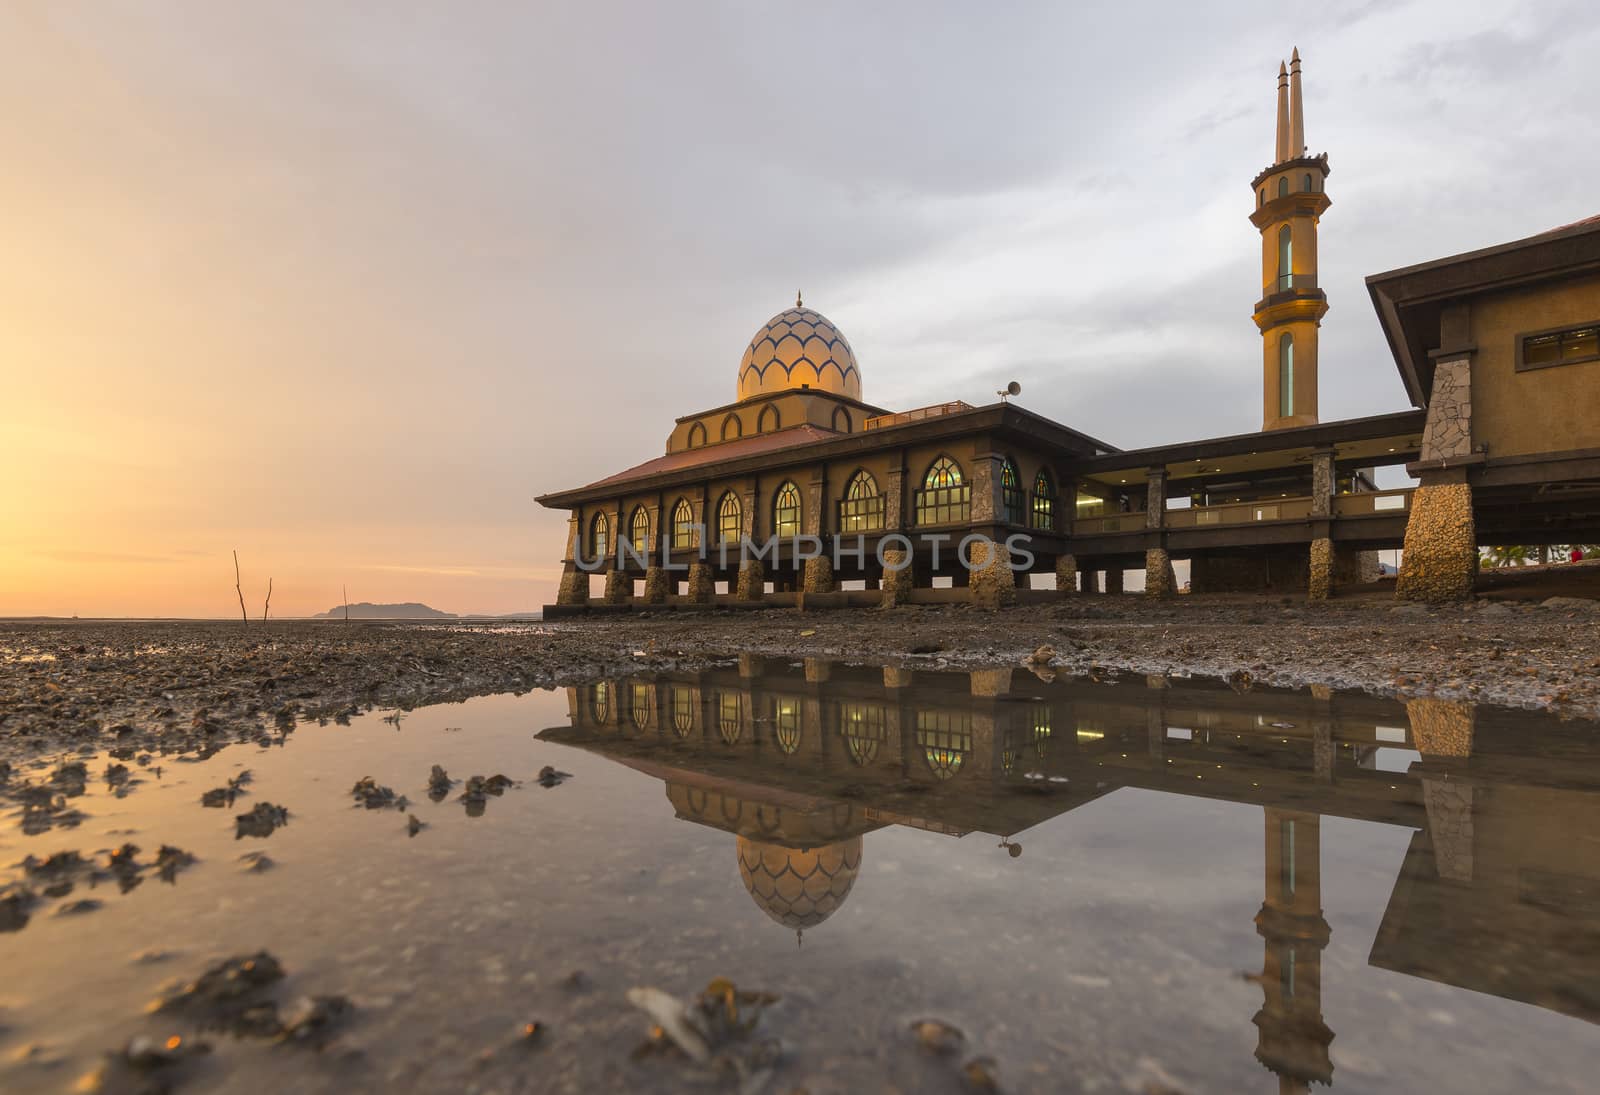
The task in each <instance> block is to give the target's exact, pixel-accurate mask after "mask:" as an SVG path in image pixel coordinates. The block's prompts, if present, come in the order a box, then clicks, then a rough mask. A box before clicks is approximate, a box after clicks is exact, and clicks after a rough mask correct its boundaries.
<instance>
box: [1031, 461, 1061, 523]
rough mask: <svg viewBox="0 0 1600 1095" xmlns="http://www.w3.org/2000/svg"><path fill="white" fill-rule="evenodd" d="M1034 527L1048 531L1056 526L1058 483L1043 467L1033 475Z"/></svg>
mask: <svg viewBox="0 0 1600 1095" xmlns="http://www.w3.org/2000/svg"><path fill="white" fill-rule="evenodd" d="M1033 527H1034V528H1037V529H1044V530H1046V531H1049V530H1050V529H1053V528H1055V527H1056V485H1055V483H1054V482H1052V481H1051V479H1050V473H1049V472H1047V471H1045V470H1044V469H1043V468H1040V469H1039V474H1038V475H1036V476H1034V477H1033Z"/></svg>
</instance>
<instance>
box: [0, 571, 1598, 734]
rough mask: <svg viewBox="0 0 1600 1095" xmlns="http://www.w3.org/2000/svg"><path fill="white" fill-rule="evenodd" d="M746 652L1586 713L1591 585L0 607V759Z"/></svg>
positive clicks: (1590, 699)
mask: <svg viewBox="0 0 1600 1095" xmlns="http://www.w3.org/2000/svg"><path fill="white" fill-rule="evenodd" d="M1041 648H1048V650H1041ZM741 655H746V656H752V655H753V656H759V657H766V658H779V659H802V658H813V657H814V658H828V659H834V660H842V661H846V662H857V663H866V664H884V665H909V666H917V667H921V668H927V669H970V668H974V667H981V666H985V665H994V666H1003V665H1018V664H1022V663H1024V662H1028V663H1029V664H1031V665H1033V666H1035V667H1036V668H1038V669H1040V670H1041V671H1043V672H1047V673H1048V672H1055V673H1063V674H1084V673H1105V672H1119V671H1130V672H1136V673H1143V674H1199V675H1213V676H1218V677H1223V678H1231V679H1232V680H1234V681H1235V682H1237V683H1240V684H1241V685H1242V686H1246V687H1248V686H1251V685H1253V684H1267V685H1278V686H1288V687H1303V686H1308V685H1313V684H1316V685H1327V686H1330V687H1334V688H1339V689H1343V690H1354V691H1362V692H1367V693H1371V694H1375V695H1381V696H1390V697H1398V698H1410V697H1415V696H1437V697H1444V698H1457V699H1465V700H1470V701H1473V702H1477V703H1484V704H1497V705H1503V706H1508V707H1518V708H1532V709H1545V710H1549V711H1551V712H1552V713H1555V714H1558V715H1565V716H1571V717H1582V718H1594V717H1596V716H1600V602H1593V601H1585V600H1580V599H1573V598H1549V599H1547V600H1545V601H1522V602H1507V601H1486V600H1480V601H1477V602H1474V603H1471V604H1468V605H1464V606H1459V607H1455V606H1452V607H1440V608H1432V607H1424V606H1420V605H1409V604H1396V603H1395V602H1394V601H1392V600H1390V599H1387V598H1362V599H1352V600H1348V601H1338V600H1335V601H1333V602H1329V603H1326V604H1320V605H1310V604H1307V603H1305V602H1303V601H1297V600H1290V599H1269V598H1260V597H1252V598H1220V597H1219V598H1211V597H1200V596H1189V597H1179V598H1176V599H1173V600H1171V601H1164V602H1156V601H1148V600H1146V599H1144V598H1142V597H1139V596H1137V595H1125V596H1115V597H1108V596H1104V595H1101V596H1094V597H1078V598H1072V599H1066V600H1062V601H1060V602H1057V603H1054V604H1049V605H1029V606H1022V607H1017V608H1013V609H1006V610H1001V611H997V612H986V611H981V610H978V609H975V608H972V607H969V606H965V605H947V606H914V607H909V608H902V609H897V610H895V611H892V612H878V611H873V610H840V611H830V612H799V611H796V610H793V609H761V610H742V611H713V612H697V613H686V612H679V611H668V610H664V611H657V612H642V613H634V614H631V615H627V616H611V617H593V618H587V619H581V620H569V621H562V622H559V623H547V624H538V623H530V624H473V623H450V624H437V623H379V622H361V623H357V622H352V623H348V624H346V623H343V622H338V621H281V622H280V621H271V622H267V623H260V622H252V623H250V624H248V625H245V624H241V623H237V622H231V623H230V622H134V621H128V622H96V621H59V622H10V623H4V624H0V757H3V758H7V759H10V760H16V759H18V758H19V757H27V756H31V755H36V754H39V753H43V752H54V751H58V750H61V749H64V748H69V747H78V748H86V747H91V746H93V747H109V746H121V747H124V748H135V749H154V750H157V751H162V752H170V751H172V750H183V749H195V748H204V747H205V746H206V744H207V743H208V742H210V743H212V744H215V745H220V744H222V743H225V742H228V741H241V740H254V739H259V738H261V737H263V736H266V735H269V734H271V733H272V731H273V729H274V726H283V725H292V724H293V723H294V722H296V721H299V720H304V719H307V718H312V719H328V720H341V719H345V718H348V717H350V716H351V715H354V714H357V713H359V712H361V711H365V710H369V709H372V708H374V707H384V708H393V707H400V708H408V707H413V706H420V705H423V704H430V703H439V702H448V701H453V700H462V699H466V698H469V697H472V696H479V695H488V694H493V693H500V692H526V691H529V690H532V689H536V688H548V687H554V686H559V685H566V684H575V683H579V682H582V681H588V680H593V679H596V678H599V677H616V676H624V675H627V674H630V673H635V672H642V671H666V670H683V669H694V668H698V667H707V666H711V665H715V664H718V663H722V662H725V661H727V660H728V659H732V658H736V657H738V656H741Z"/></svg>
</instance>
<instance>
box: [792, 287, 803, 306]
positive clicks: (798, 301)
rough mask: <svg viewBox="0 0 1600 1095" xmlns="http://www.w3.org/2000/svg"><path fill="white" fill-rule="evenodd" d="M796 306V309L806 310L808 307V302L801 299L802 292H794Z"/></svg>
mask: <svg viewBox="0 0 1600 1095" xmlns="http://www.w3.org/2000/svg"><path fill="white" fill-rule="evenodd" d="M794 306H795V307H796V308H804V307H805V306H806V302H805V300H804V299H802V298H801V296H800V290H798V289H796V290H795V291H794Z"/></svg>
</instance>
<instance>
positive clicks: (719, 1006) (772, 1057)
mask: <svg viewBox="0 0 1600 1095" xmlns="http://www.w3.org/2000/svg"><path fill="white" fill-rule="evenodd" d="M627 999H628V1003H630V1004H632V1005H633V1006H634V1007H636V1008H638V1009H639V1010H640V1011H643V1012H644V1013H645V1014H646V1015H648V1016H650V1018H651V1019H652V1020H653V1021H654V1025H653V1026H652V1027H651V1029H650V1036H649V1038H648V1040H646V1041H645V1042H644V1043H643V1044H642V1045H640V1046H639V1048H638V1049H636V1050H635V1051H634V1054H633V1055H634V1058H635V1059H639V1058H643V1057H648V1056H653V1055H657V1054H666V1055H668V1056H674V1055H675V1056H678V1057H679V1058H680V1059H681V1058H683V1057H687V1058H688V1059H689V1061H691V1062H693V1063H694V1064H695V1065H698V1066H701V1067H703V1068H706V1069H708V1070H710V1071H712V1072H713V1073H716V1074H719V1075H723V1076H728V1077H730V1078H733V1079H736V1080H738V1082H739V1083H740V1085H741V1086H742V1087H745V1088H746V1089H747V1090H748V1089H759V1087H760V1086H762V1085H764V1084H765V1082H766V1079H767V1078H768V1077H770V1075H771V1073H772V1071H773V1070H774V1069H775V1068H776V1067H777V1065H778V1062H779V1058H780V1057H781V1056H782V1048H781V1046H780V1044H779V1042H778V1040H777V1039H776V1038H755V1037H753V1035H754V1034H755V1032H756V1027H757V1025H758V1024H759V1023H760V1022H761V1016H762V1013H763V1012H764V1011H765V1010H766V1009H767V1007H769V1006H770V1005H772V1004H773V1003H775V1002H777V999H778V997H777V996H775V995H773V994H771V993H766V992H743V991H740V990H739V989H737V988H735V987H734V984H733V982H732V981H729V980H728V979H726V978H723V977H718V978H716V979H715V980H714V981H712V982H711V983H710V984H709V985H707V986H706V987H705V990H704V991H702V992H699V993H696V994H695V995H693V996H691V997H689V998H688V999H686V1000H680V999H678V998H677V997H675V996H673V995H671V994H670V993H667V992H664V991H662V990H661V989H658V988H653V987H649V986H640V987H637V988H631V989H629V990H628V993H627Z"/></svg>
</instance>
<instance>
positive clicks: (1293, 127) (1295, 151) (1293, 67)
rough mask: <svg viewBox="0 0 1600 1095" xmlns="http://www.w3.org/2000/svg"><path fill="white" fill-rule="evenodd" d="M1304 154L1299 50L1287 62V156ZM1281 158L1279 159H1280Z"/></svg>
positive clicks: (1304, 113) (1304, 142) (1304, 123)
mask: <svg viewBox="0 0 1600 1095" xmlns="http://www.w3.org/2000/svg"><path fill="white" fill-rule="evenodd" d="M1305 154H1306V112H1305V104H1304V102H1303V101H1302V100H1301V98H1300V50H1299V48H1296V49H1295V51H1294V57H1293V58H1292V59H1290V61H1289V156H1290V157H1291V158H1293V157H1295V156H1304V155H1305ZM1280 158H1281V157H1280Z"/></svg>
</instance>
